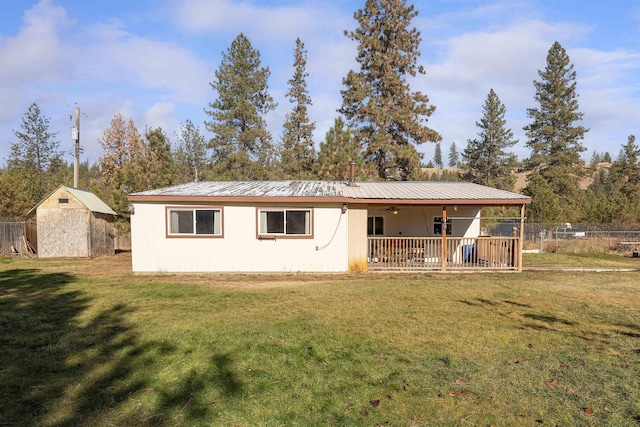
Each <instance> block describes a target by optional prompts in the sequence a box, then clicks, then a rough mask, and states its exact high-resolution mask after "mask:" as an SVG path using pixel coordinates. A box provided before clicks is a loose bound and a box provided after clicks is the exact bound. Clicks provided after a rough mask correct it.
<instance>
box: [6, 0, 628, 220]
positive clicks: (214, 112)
mask: <svg viewBox="0 0 640 427" xmlns="http://www.w3.org/2000/svg"><path fill="white" fill-rule="evenodd" d="M417 14H418V11H417V10H416V9H415V7H414V6H413V5H410V4H407V3H406V1H405V0H367V1H366V2H365V5H364V7H363V8H362V9H360V10H358V11H356V12H355V14H354V18H355V20H356V22H357V28H356V30H355V31H345V36H346V37H348V38H349V39H350V40H353V41H354V42H356V44H357V56H356V62H357V64H358V69H356V70H351V71H349V72H348V74H347V75H346V76H345V77H344V78H343V89H342V90H341V95H342V99H343V101H342V105H341V106H340V108H339V109H338V110H337V113H338V114H337V116H336V118H335V121H334V125H333V126H332V127H331V128H330V129H329V131H328V132H327V133H326V135H325V137H324V140H323V141H321V142H320V143H319V150H318V151H316V148H315V147H316V145H315V142H314V140H313V131H314V130H315V123H314V122H312V121H311V120H310V119H309V109H310V108H311V107H312V105H313V102H312V99H311V96H310V94H309V91H308V89H307V78H308V76H309V73H308V71H307V69H306V65H307V51H306V49H305V46H304V43H303V42H302V41H301V40H300V39H297V40H296V41H295V47H294V49H293V62H292V64H293V72H292V76H291V78H290V79H289V81H288V91H287V93H286V95H285V98H286V100H287V101H289V103H290V104H291V109H290V111H289V113H287V114H286V116H285V121H284V125H283V128H282V131H281V134H280V135H279V137H278V138H277V140H276V141H275V142H274V140H273V137H272V135H271V134H270V133H269V131H268V130H267V126H266V121H265V116H266V115H267V114H268V113H269V112H270V111H273V110H274V109H275V108H276V106H277V103H276V102H275V101H274V99H273V97H272V96H271V95H270V93H269V86H268V80H269V77H270V70H269V67H268V66H263V65H262V62H261V58H260V52H259V51H258V50H257V49H255V48H254V47H253V46H252V44H251V42H250V40H249V39H248V38H247V37H246V36H245V35H244V34H243V33H240V34H239V35H238V36H237V37H236V38H235V39H234V40H233V41H232V43H231V45H230V46H229V48H228V49H227V50H226V51H225V52H223V53H222V59H221V62H220V65H219V67H218V69H217V70H215V74H214V79H213V81H212V82H211V83H210V86H211V89H212V90H213V91H214V92H215V93H216V95H217V96H216V98H215V99H214V100H213V102H211V103H209V104H208V106H207V107H206V108H205V112H206V115H207V119H206V120H205V122H204V123H203V126H204V130H203V129H202V128H201V127H200V126H199V125H197V124H194V123H193V122H191V121H190V120H185V121H184V122H183V123H182V124H181V126H180V128H179V130H178V132H177V134H176V135H174V136H173V137H172V140H171V141H170V138H169V136H168V135H167V134H166V132H165V131H164V130H163V129H161V128H149V127H146V128H144V129H143V130H142V131H141V130H140V129H139V128H138V127H137V126H136V124H135V123H134V122H133V120H131V119H129V118H125V117H122V115H120V114H116V115H115V116H114V117H113V119H112V120H111V124H110V126H109V128H107V129H106V130H105V131H104V133H103V135H102V137H101V138H100V141H99V142H100V144H101V146H102V149H103V153H102V155H101V156H100V158H99V160H98V162H97V163H96V164H92V165H89V164H88V162H84V163H82V164H81V168H80V181H79V182H80V184H79V185H80V187H81V188H85V189H89V190H91V191H93V192H94V193H96V194H97V195H98V196H99V197H101V198H102V199H103V200H104V201H105V202H107V203H108V204H109V205H111V206H112V207H113V208H114V209H115V210H116V211H117V212H118V213H119V214H120V218H121V222H122V224H124V226H125V227H126V223H127V219H128V205H127V200H126V194H128V193H132V192H137V191H143V190H147V189H152V188H159V187H164V186H169V185H174V184H181V183H186V182H190V181H195V180H264V179H321V180H345V179H346V178H347V175H348V170H349V167H348V165H349V162H350V161H355V162H356V163H357V165H358V167H357V170H358V179H361V180H428V179H449V180H464V181H470V182H475V183H479V184H482V185H488V186H491V187H496V188H500V189H505V190H513V186H514V183H515V174H516V173H517V172H520V171H524V172H526V174H527V185H526V187H525V188H524V190H523V192H524V193H525V194H528V195H530V196H532V199H533V203H532V205H531V207H530V208H529V209H528V217H529V219H530V220H532V221H538V222H558V221H567V222H568V221H571V222H580V221H589V222H620V221H628V222H634V221H635V222H638V221H639V220H640V172H639V170H640V167H639V165H638V155H639V154H640V151H639V149H638V146H637V145H636V143H635V137H634V136H633V135H630V136H629V139H628V141H627V143H626V144H624V145H622V147H621V150H620V154H619V155H618V158H617V159H616V160H615V161H613V162H611V163H610V167H609V168H597V167H595V166H592V167H591V168H587V167H585V163H584V162H583V160H582V158H581V153H583V152H584V151H585V148H584V146H583V145H582V140H583V139H584V135H585V134H586V133H587V132H588V129H587V128H585V127H583V126H582V125H580V123H581V121H582V119H583V114H582V113H581V112H580V110H579V104H578V92H577V82H576V72H575V71H574V69H573V64H571V62H570V59H569V56H568V54H567V52H566V50H565V49H564V48H563V47H562V46H561V45H560V43H558V42H555V43H553V45H552V46H551V48H550V49H549V52H548V55H547V63H546V67H545V68H544V69H542V70H539V71H538V76H539V79H537V80H534V82H533V84H534V87H535V96H534V106H533V107H532V108H529V109H527V112H526V113H527V117H528V118H529V120H530V122H529V124H528V125H527V126H525V127H524V130H525V132H526V137H527V141H526V142H525V144H526V146H527V147H528V148H529V149H530V155H529V157H528V158H526V159H523V160H522V161H518V159H517V158H516V156H515V155H514V154H513V153H512V152H511V149H512V147H513V146H514V145H515V144H516V143H517V142H518V141H517V140H515V139H514V136H513V132H512V131H511V129H510V128H509V127H508V125H507V122H506V119H505V116H506V107H505V105H504V104H503V103H502V102H501V101H500V99H499V97H498V94H497V93H496V92H495V91H494V90H493V89H490V90H489V92H488V95H487V98H486V101H485V103H484V105H483V106H482V116H481V117H480V119H479V121H478V122H476V126H477V128H478V134H477V136H476V137H475V138H472V139H469V140H468V141H467V144H466V147H461V151H458V147H457V146H456V144H455V143H453V144H451V146H450V150H449V153H448V160H449V165H450V166H451V167H454V168H456V170H455V171H454V172H446V173H442V174H439V175H438V176H430V175H429V174H428V173H426V172H425V168H424V166H425V164H424V161H423V160H424V159H423V155H422V154H421V153H420V152H419V151H418V146H420V145H421V144H424V143H435V144H436V146H435V154H434V159H433V161H430V162H429V164H428V165H426V166H436V167H440V168H441V167H443V160H442V151H441V148H440V142H441V140H442V138H441V136H440V135H439V134H438V132H437V131H435V130H434V129H432V128H430V127H429V126H428V125H427V123H428V119H429V117H430V116H431V115H432V114H433V113H434V111H435V108H436V107H435V106H433V105H431V104H430V103H429V98H428V96H427V95H426V94H424V93H421V92H420V91H414V90H412V88H411V85H410V82H411V81H414V80H415V79H417V78H422V77H421V76H423V75H424V74H425V70H424V68H423V67H422V66H420V65H419V64H418V57H419V56H420V53H421V52H420V43H421V41H422V39H421V36H420V32H419V31H417V29H416V28H415V27H413V26H412V25H411V21H412V19H414V18H415V17H416V16H417ZM204 131H206V132H208V133H209V134H210V135H211V137H210V138H208V137H206V136H205V134H204V133H203V132H204ZM14 135H15V141H14V142H12V143H11V150H10V153H9V155H8V158H7V162H6V166H5V167H4V168H3V169H2V170H0V218H2V219H4V220H7V219H23V218H24V217H25V215H26V213H27V212H28V211H29V209H31V208H32V207H33V206H34V205H35V204H36V203H38V202H39V201H40V200H41V199H42V198H43V197H45V196H46V195H47V194H48V193H49V192H51V191H52V190H53V189H55V187H57V186H58V185H60V184H67V185H70V183H71V182H72V179H73V168H72V165H68V164H66V163H65V162H64V161H63V160H62V155H61V153H60V150H59V142H58V140H57V135H56V134H55V133H52V132H51V131H50V130H49V119H48V118H47V117H46V116H45V115H44V114H43V112H42V111H41V110H40V108H39V106H38V105H37V104H35V103H34V104H32V105H31V106H30V107H29V109H28V110H27V112H26V113H25V115H24V116H23V119H22V123H21V125H20V129H19V130H15V131H14ZM606 160H609V161H611V157H610V155H609V154H608V153H604V154H603V155H600V154H598V153H595V152H594V154H593V157H592V165H594V164H596V163H598V162H600V161H606ZM587 175H591V176H592V183H591V184H590V185H589V187H588V188H586V189H585V188H581V187H580V183H581V182H583V179H584V177H585V176H587Z"/></svg>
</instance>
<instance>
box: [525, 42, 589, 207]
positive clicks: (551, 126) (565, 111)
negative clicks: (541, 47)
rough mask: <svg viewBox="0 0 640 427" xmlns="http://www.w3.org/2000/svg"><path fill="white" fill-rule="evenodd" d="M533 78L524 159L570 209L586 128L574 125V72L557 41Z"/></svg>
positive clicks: (580, 172)
mask: <svg viewBox="0 0 640 427" xmlns="http://www.w3.org/2000/svg"><path fill="white" fill-rule="evenodd" d="M538 74H539V76H540V78H541V80H540V81H534V82H533V84H534V86H535V88H536V94H535V97H534V99H535V100H536V102H537V103H538V107H537V108H529V109H527V116H528V117H529V118H530V119H532V122H531V124H529V125H527V126H525V127H524V130H525V131H526V134H527V137H528V138H529V140H528V141H527V146H528V147H529V148H530V149H531V155H530V157H529V158H528V159H526V161H525V163H524V167H525V170H527V171H529V173H530V174H540V175H542V176H543V177H544V178H545V180H546V181H547V182H548V183H549V186H550V188H551V190H552V191H553V192H554V193H555V194H557V195H559V196H560V197H561V198H562V199H563V200H564V202H565V203H563V206H564V207H565V210H567V211H573V210H574V209H573V206H572V205H573V203H572V202H573V200H574V199H575V197H576V193H577V191H578V181H579V177H581V176H583V175H584V169H583V162H582V160H581V158H580V153H582V152H583V151H585V148H584V146H583V145H582V143H581V142H580V141H581V140H582V139H583V138H584V134H585V133H586V132H587V131H588V129H586V128H584V127H582V126H578V125H576V122H578V121H580V120H582V116H583V113H580V112H579V111H578V108H579V107H578V94H577V92H576V72H575V71H574V70H573V64H571V63H570V60H569V56H568V55H567V52H566V51H565V49H564V48H563V47H562V46H561V45H560V43H558V42H555V43H554V44H553V45H552V46H551V48H550V49H549V53H548V55H547V66H546V68H545V70H544V71H538Z"/></svg>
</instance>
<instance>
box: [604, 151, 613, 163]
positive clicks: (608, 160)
mask: <svg viewBox="0 0 640 427" xmlns="http://www.w3.org/2000/svg"><path fill="white" fill-rule="evenodd" d="M602 161H603V162H604V163H611V154H609V152H608V151H605V152H604V154H603V155H602Z"/></svg>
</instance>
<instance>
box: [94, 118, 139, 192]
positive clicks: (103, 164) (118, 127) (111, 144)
mask: <svg viewBox="0 0 640 427" xmlns="http://www.w3.org/2000/svg"><path fill="white" fill-rule="evenodd" d="M99 142H100V145H101V146H102V150H103V152H104V154H103V155H102V156H101V157H100V159H99V162H100V168H101V177H102V182H103V183H104V184H105V185H107V186H109V185H111V184H112V183H113V179H114V177H115V174H116V172H117V171H119V170H121V169H122V168H123V167H124V166H125V165H126V164H127V163H129V162H131V161H136V160H137V159H139V158H141V157H144V156H145V154H146V153H145V148H144V143H143V141H142V138H141V137H140V133H139V132H138V129H137V128H136V126H135V124H134V123H133V120H131V119H129V121H128V122H127V121H125V120H124V118H123V117H122V115H121V114H120V113H118V114H116V115H115V116H114V117H113V118H112V119H111V125H110V126H109V128H108V129H106V130H105V131H104V134H103V135H102V138H100V139H99Z"/></svg>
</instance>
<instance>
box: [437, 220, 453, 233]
mask: <svg viewBox="0 0 640 427" xmlns="http://www.w3.org/2000/svg"><path fill="white" fill-rule="evenodd" d="M452 224H453V223H452V221H451V218H447V236H449V235H451V229H452V228H453V227H452ZM433 234H438V235H442V217H441V216H435V217H433Z"/></svg>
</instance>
